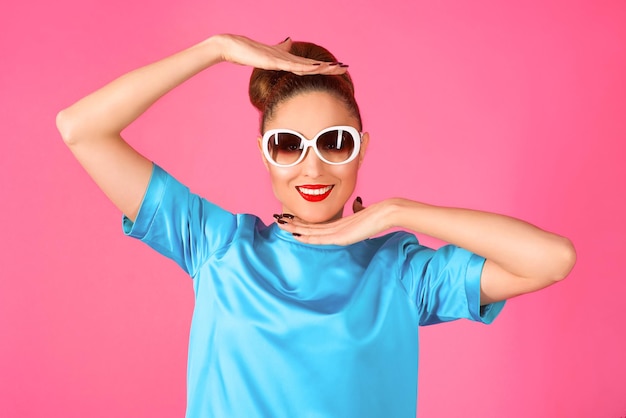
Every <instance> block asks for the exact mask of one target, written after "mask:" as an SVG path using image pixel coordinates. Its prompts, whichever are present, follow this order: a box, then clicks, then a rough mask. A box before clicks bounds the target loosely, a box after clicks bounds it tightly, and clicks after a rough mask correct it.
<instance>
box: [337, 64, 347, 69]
mask: <svg viewBox="0 0 626 418" xmlns="http://www.w3.org/2000/svg"><path fill="white" fill-rule="evenodd" d="M339 66H340V67H341V68H348V67H349V65H346V64H339Z"/></svg>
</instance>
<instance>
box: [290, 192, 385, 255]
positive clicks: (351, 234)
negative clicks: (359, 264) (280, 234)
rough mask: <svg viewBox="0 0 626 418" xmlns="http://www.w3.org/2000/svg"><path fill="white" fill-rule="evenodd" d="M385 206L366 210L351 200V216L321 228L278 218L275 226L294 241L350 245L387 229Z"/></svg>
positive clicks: (358, 201)
mask: <svg viewBox="0 0 626 418" xmlns="http://www.w3.org/2000/svg"><path fill="white" fill-rule="evenodd" d="M387 209H388V205H387V203H386V201H382V202H378V203H374V204H373V205H371V206H368V207H365V206H363V203H362V202H361V201H360V198H357V199H355V200H354V203H353V204H352V210H353V212H354V214H352V215H349V216H345V217H343V218H341V219H338V220H336V221H332V222H328V223H324V224H306V223H303V222H302V221H300V220H299V219H298V218H293V219H289V217H282V218H280V219H281V220H282V221H283V222H285V223H283V222H278V226H279V227H280V228H281V229H283V230H285V231H287V232H291V233H292V234H293V235H294V237H295V238H296V239H297V240H298V241H300V242H304V243H307V244H335V245H350V244H353V243H355V242H359V241H363V240H365V239H367V238H370V237H373V236H375V235H377V234H379V233H381V232H383V231H385V230H387V229H389V228H391V226H392V225H391V224H390V222H389V217H388V216H387V214H388V210H387Z"/></svg>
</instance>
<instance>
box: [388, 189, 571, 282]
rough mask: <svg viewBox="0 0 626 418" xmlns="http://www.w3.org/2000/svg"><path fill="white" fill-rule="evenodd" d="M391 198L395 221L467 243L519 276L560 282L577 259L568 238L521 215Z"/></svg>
mask: <svg viewBox="0 0 626 418" xmlns="http://www.w3.org/2000/svg"><path fill="white" fill-rule="evenodd" d="M390 202H391V205H390V217H389V219H390V222H391V223H392V224H393V226H396V227H401V228H406V229H410V230H413V231H415V232H419V233H422V234H426V235H429V236H432V237H435V238H438V239H441V240H443V241H446V242H449V243H451V244H455V245H457V246H459V247H462V248H465V249H466V250H468V251H471V252H473V253H476V254H478V255H481V256H483V257H485V258H486V259H488V260H491V261H492V262H494V263H496V264H497V265H499V266H500V267H501V268H503V269H504V270H506V271H508V272H509V273H511V274H514V275H517V276H520V277H528V278H537V279H545V280H550V281H557V280H560V279H562V278H564V277H565V276H567V274H568V273H569V272H570V270H571V269H572V267H573V265H574V262H575V259H576V254H575V250H574V247H573V245H572V243H571V242H570V240H568V239H567V238H564V237H562V236H559V235H556V234H553V233H550V232H547V231H544V230H542V229H539V228H537V227H535V226H533V225H531V224H529V223H526V222H524V221H521V220H518V219H514V218H511V217H508V216H504V215H498V214H494V213H487V212H480V211H475V210H469V209H458V208H446V207H438V206H431V205H426V204H423V203H418V202H413V201H410V200H405V199H392V200H391V201H390Z"/></svg>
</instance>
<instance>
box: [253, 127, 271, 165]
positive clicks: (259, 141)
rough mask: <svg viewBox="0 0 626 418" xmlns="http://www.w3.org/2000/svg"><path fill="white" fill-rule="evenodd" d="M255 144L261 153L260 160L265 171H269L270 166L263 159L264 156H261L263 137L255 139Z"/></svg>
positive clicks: (265, 159)
mask: <svg viewBox="0 0 626 418" xmlns="http://www.w3.org/2000/svg"><path fill="white" fill-rule="evenodd" d="M256 144H257V145H258V147H259V151H260V152H261V158H262V159H263V164H264V165H265V169H266V170H267V171H270V165H269V163H268V162H267V158H265V154H263V137H261V136H259V137H258V138H257V139H256Z"/></svg>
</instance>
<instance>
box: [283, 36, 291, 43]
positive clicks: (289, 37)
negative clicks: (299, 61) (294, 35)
mask: <svg viewBox="0 0 626 418" xmlns="http://www.w3.org/2000/svg"><path fill="white" fill-rule="evenodd" d="M289 39H291V36H288V37H286V38H285V40H284V41H282V42H281V43H283V44H284V43H285V42H287V41H288V40H289Z"/></svg>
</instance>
